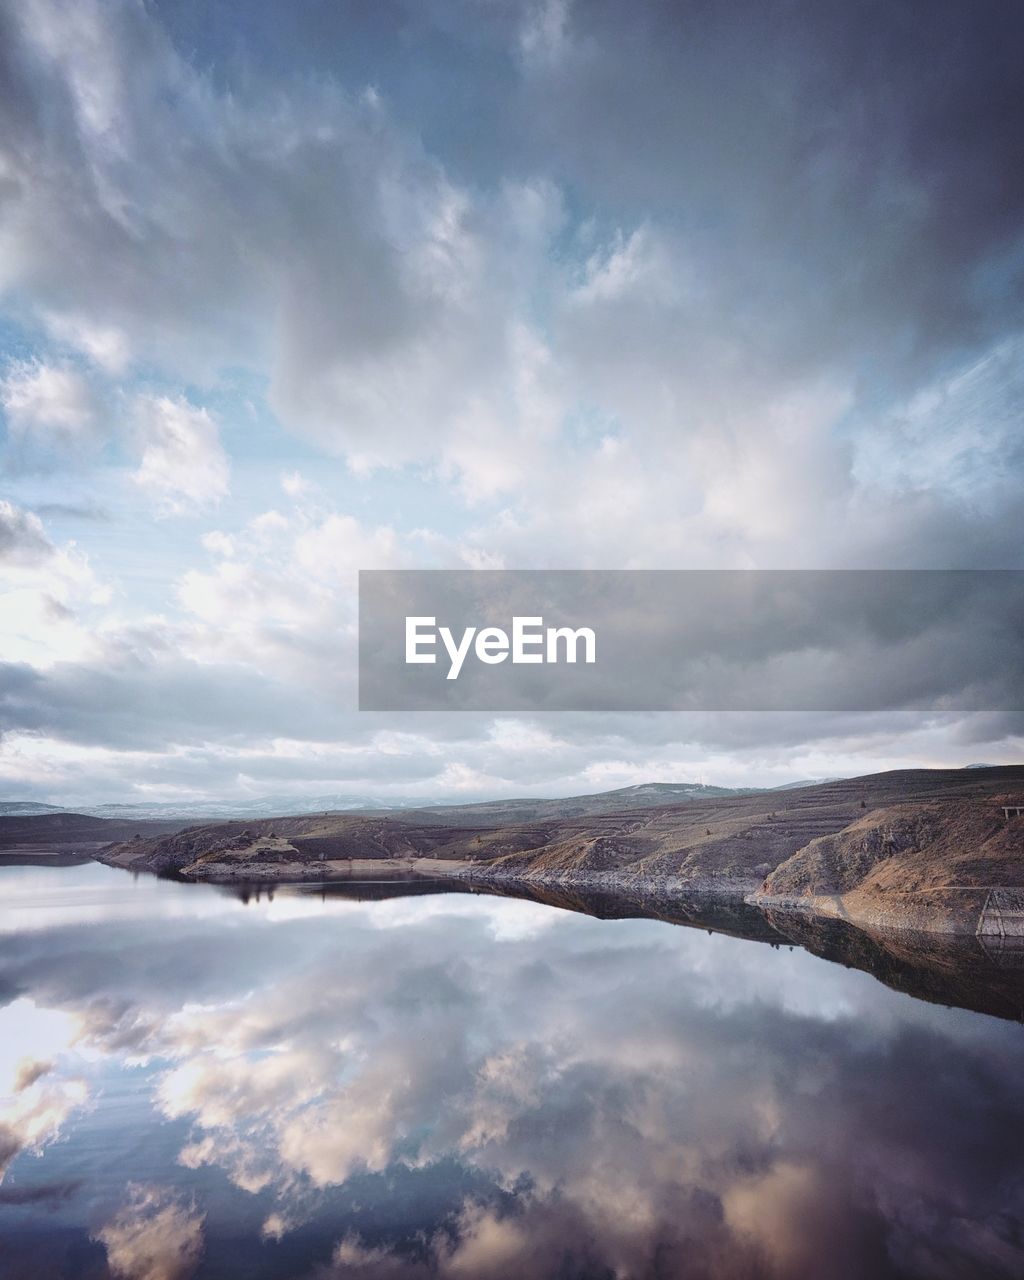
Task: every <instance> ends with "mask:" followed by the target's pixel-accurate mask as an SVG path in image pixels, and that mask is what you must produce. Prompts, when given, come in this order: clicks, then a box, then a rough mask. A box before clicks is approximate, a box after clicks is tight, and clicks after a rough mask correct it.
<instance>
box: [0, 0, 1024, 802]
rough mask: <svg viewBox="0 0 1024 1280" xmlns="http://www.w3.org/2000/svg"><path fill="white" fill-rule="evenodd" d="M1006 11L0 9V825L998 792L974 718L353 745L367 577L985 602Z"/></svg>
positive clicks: (1018, 290) (621, 718)
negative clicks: (941, 587) (939, 768)
mask: <svg viewBox="0 0 1024 1280" xmlns="http://www.w3.org/2000/svg"><path fill="white" fill-rule="evenodd" d="M1022 54H1024V12H1022V11H1021V9H1020V6H1019V5H1018V4H1016V3H1015V2H1012V0H991V2H990V3H988V4H986V5H984V6H975V5H970V4H968V3H966V2H965V0H956V2H953V0H929V2H928V3H911V2H908V0H903V2H893V0H885V2H884V3H883V2H879V3H872V2H871V0H864V2H863V3H859V4H856V5H851V4H849V3H846V2H843V3H839V2H838V0H814V2H813V3H811V2H809V0H807V2H799V0H788V2H786V3H782V2H781V0H768V2H767V3H766V2H765V0H757V3H754V2H753V0H749V2H748V0H739V2H737V3H732V4H730V5H727V6H724V5H713V4H709V3H704V2H698V0H693V2H690V3H684V2H681V0H676V2H673V3H668V2H665V3H660V2H658V0H640V2H638V3H631V4H625V3H621V2H619V3H612V2H610V0H587V3H581V2H580V0H577V2H576V3H573V2H572V0H375V2H374V3H370V2H369V0H349V2H345V3H342V2H335V3H327V2H320V0H296V3H293V4H290V5H288V6H283V5H280V4H277V3H274V2H272V0H251V2H249V3H246V4H244V5H241V4H227V3H216V2H215V3H202V4H200V3H197V2H195V0H173V2H167V3H158V2H157V0H149V3H145V4H143V3H140V2H138V0H103V2H102V3H100V2H98V0H75V2H74V3H71V2H70V0H23V3H19V4H17V5H8V6H4V8H3V10H2V13H0V414H2V440H0V468H2V470H0V733H2V737H0V796H2V797H3V798H7V799H30V798H34V799H39V800H47V801H50V802H52V803H61V804H62V803H69V804H75V803H77V804H85V803H99V802H106V801H126V802H135V803H138V802H152V803H162V802H169V803H178V802H193V801H197V802H201V801H203V800H208V799H213V798H219V799H231V800H233V801H238V800H244V799H245V798H246V797H258V796H264V795H268V794H271V795H276V794H281V795H292V796H301V795H309V796H311V797H314V796H321V795H327V794H337V793H353V794H360V795H374V796H379V797H381V798H385V799H386V798H400V797H401V798H404V797H412V798H421V799H440V798H446V799H452V798H464V799H467V800H472V799H478V798H484V797H486V796H499V795H517V794H518V795H530V794H548V795H554V794H569V793H573V792H583V791H596V790H601V789H604V788H607V787H613V786H621V785H628V784H631V783H637V782H646V781H681V780H689V779H701V778H702V779H703V780H704V781H708V782H716V783H719V784H722V785H747V784H759V785H771V784H775V783H779V784H781V783H787V782H792V781H796V780H799V779H804V778H815V777H828V776H836V775H840V774H855V773H865V772H871V771H874V770H876V769H884V768H894V767H901V766H905V765H963V764H969V763H977V762H987V763H1000V762H1009V761H1014V760H1019V759H1020V758H1021V747H1022V725H1021V724H1020V723H1019V720H1018V719H1015V718H1013V717H1010V718H1008V717H1007V716H1006V715H1004V714H1001V713H1000V709H999V708H998V707H992V708H991V709H989V710H985V709H982V710H977V709H974V710H962V709H958V708H957V707H946V708H945V709H943V708H942V707H939V708H934V707H933V708H931V709H929V710H928V711H927V712H916V713H912V712H902V713H884V714H883V713H880V712H877V711H872V712H868V711H865V712H862V713H857V712H848V713H843V714H828V713H814V714H811V713H788V714H787V713H782V712H779V713H770V714H769V713H760V714H753V713H749V714H745V713H740V712H735V713H728V714H719V715H712V714H701V715H697V714H693V715H682V714H669V713H650V714H643V715H641V714H624V713H618V714H613V713H597V712H592V713H582V712H581V713H573V714H568V713H567V714H558V715H555V714H547V715H544V714H539V713H530V712H529V711H528V710H527V711H525V712H524V713H522V714H518V713H517V714H516V715H511V716H510V715H488V714H485V713H476V712H473V713H469V712H464V713H455V712H449V713H441V712H438V713H417V714H398V713H378V714H371V713H359V712H358V711H357V710H356V680H355V677H356V670H355V652H356V620H357V619H356V597H355V589H356V573H357V571H358V570H359V569H361V568H362V569H366V568H462V569H465V568H470V569H474V568H516V569H524V568H528V569H542V568H588V569H589V568H598V569H623V568H645V569H651V568H654V569H656V568H716V569H731V568H787V569H788V568H835V569H844V568H869V569H876V568H922V569H933V568H957V569H964V568H967V569H970V568H1021V567H1024V555H1022V548H1024V537H1022V532H1024V530H1022V525H1024V504H1022V503H1021V500H1020V496H1021V484H1022V478H1024V443H1022V435H1021V429H1020V405H1021V402H1022V394H1021V393H1022V390H1024V363H1022V354H1024V333H1022V301H1024V166H1022V165H1021V164H1020V154H1019V153H1020V139H1021V138H1022V137H1024V94H1022V93H1021V90H1020V83H1019V82H1020V76H1019V67H1020V65H1021V57H1022Z"/></svg>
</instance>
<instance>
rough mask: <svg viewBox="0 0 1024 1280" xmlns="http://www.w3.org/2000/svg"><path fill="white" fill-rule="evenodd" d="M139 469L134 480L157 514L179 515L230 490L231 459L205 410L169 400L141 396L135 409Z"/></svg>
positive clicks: (185, 402) (180, 401)
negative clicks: (154, 506)
mask: <svg viewBox="0 0 1024 1280" xmlns="http://www.w3.org/2000/svg"><path fill="white" fill-rule="evenodd" d="M133 417H134V433H135V442H136V448H137V449H138V451H139V454H140V458H139V468H138V470H137V471H136V472H135V474H134V477H133V479H134V480H135V483H136V484H137V485H139V486H140V488H142V489H144V490H146V491H147V493H149V494H150V495H152V496H153V497H154V498H155V499H156V502H157V507H158V510H159V511H161V512H163V513H164V514H175V513H180V512H182V511H187V510H189V509H192V508H196V507H203V506H208V505H210V504H211V503H215V502H217V501H219V500H220V499H221V498H223V497H224V496H225V494H226V493H227V492H228V476H229V467H228V459H227V455H226V454H225V452H224V450H223V448H222V447H221V443H220V436H219V433H218V430H217V424H216V423H215V421H214V420H213V418H212V417H211V416H210V414H209V413H208V412H207V410H206V409H197V408H195V406H193V405H191V404H189V403H188V401H186V400H183V399H179V400H172V399H170V398H169V397H168V396H152V395H144V396H140V397H139V398H138V400H137V401H136V403H135V406H134V413H133Z"/></svg>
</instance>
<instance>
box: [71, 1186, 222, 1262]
mask: <svg viewBox="0 0 1024 1280" xmlns="http://www.w3.org/2000/svg"><path fill="white" fill-rule="evenodd" d="M130 1193H131V1194H130V1198H129V1201H128V1203H127V1204H126V1205H125V1206H124V1208H123V1209H121V1210H120V1212H119V1213H118V1214H117V1215H116V1216H115V1217H114V1218H113V1219H112V1220H111V1221H110V1222H108V1223H107V1224H106V1225H105V1226H104V1227H101V1228H100V1230H99V1231H98V1232H97V1233H96V1237H95V1238H96V1239H97V1240H99V1241H100V1242H101V1243H102V1244H103V1245H105V1246H106V1250H107V1263H108V1265H109V1267H110V1270H111V1273H112V1274H113V1275H114V1276H115V1277H117V1280H188V1277H189V1276H191V1275H192V1273H193V1272H194V1271H195V1270H196V1268H197V1267H198V1265H199V1262H200V1260H201V1258H202V1254H203V1221H204V1215H203V1214H201V1213H200V1212H199V1211H198V1210H197V1209H196V1208H195V1206H194V1205H190V1204H188V1203H186V1202H185V1201H184V1200H182V1199H180V1198H178V1197H176V1196H175V1195H174V1194H173V1192H171V1191H168V1190H167V1189H166V1188H164V1187H153V1186H133V1187H131V1188H130Z"/></svg>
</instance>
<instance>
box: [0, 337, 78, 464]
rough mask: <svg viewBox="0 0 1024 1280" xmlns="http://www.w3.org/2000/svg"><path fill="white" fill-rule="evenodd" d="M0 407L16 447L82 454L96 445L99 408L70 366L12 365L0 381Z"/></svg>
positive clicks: (27, 361) (20, 362)
mask: <svg viewBox="0 0 1024 1280" xmlns="http://www.w3.org/2000/svg"><path fill="white" fill-rule="evenodd" d="M0 406H2V407H3V410H4V414H5V416H6V418H7V425H8V429H9V431H10V436H11V440H12V441H13V443H14V445H15V447H20V448H23V449H24V450H25V451H26V452H27V451H28V450H29V449H30V448H33V447H35V448H37V449H38V448H43V449H45V448H46V447H47V446H53V447H55V448H57V449H60V450H66V451H72V452H74V451H81V450H82V449H83V448H86V447H89V446H91V445H93V444H95V443H96V439H97V428H98V415H99V407H98V404H97V400H96V396H95V394H94V392H93V390H92V388H91V387H90V385H89V383H88V382H87V380H86V379H85V378H84V377H83V376H82V374H81V373H79V372H78V370H76V369H75V368H73V367H72V366H70V365H53V364H44V363H42V362H41V361H38V360H25V361H16V362H14V363H13V364H12V365H10V366H9V367H8V370H7V374H6V376H5V377H4V379H3V381H2V382H0Z"/></svg>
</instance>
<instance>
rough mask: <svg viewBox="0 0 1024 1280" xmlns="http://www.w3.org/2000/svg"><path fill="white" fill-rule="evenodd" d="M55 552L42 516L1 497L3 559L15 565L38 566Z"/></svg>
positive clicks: (1, 556) (8, 563)
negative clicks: (24, 509) (45, 529)
mask: <svg viewBox="0 0 1024 1280" xmlns="http://www.w3.org/2000/svg"><path fill="white" fill-rule="evenodd" d="M53 553H54V548H53V544H52V543H51V542H50V540H49V538H47V536H46V533H45V531H44V529H43V522H42V521H41V520H40V519H39V517H38V516H36V515H33V514H32V512H31V511H22V510H21V509H20V508H18V507H16V506H15V505H14V504H13V503H12V502H7V501H5V500H0V561H2V562H3V563H4V564H6V565H9V566H13V567H34V566H36V565H39V564H42V563H43V562H44V561H46V560H47V559H49V557H50V556H51V555H53Z"/></svg>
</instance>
